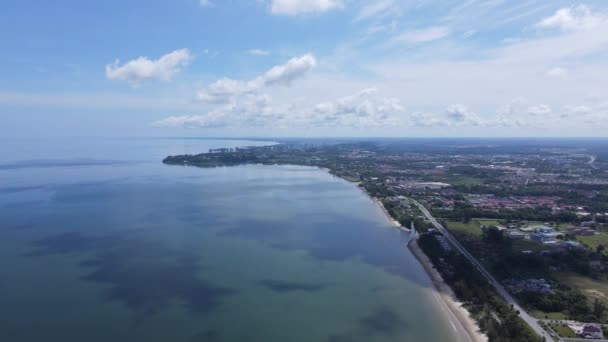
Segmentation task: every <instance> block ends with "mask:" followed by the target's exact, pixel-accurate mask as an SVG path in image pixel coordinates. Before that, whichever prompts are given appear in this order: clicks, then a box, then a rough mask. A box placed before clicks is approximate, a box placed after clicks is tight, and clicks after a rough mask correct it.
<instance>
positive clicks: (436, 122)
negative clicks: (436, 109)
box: [408, 112, 449, 127]
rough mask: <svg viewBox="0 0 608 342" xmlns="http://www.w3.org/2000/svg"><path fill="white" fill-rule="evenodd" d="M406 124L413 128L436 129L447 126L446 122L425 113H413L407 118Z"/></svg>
mask: <svg viewBox="0 0 608 342" xmlns="http://www.w3.org/2000/svg"><path fill="white" fill-rule="evenodd" d="M408 123H409V125H410V126H413V127H438V126H448V125H449V122H447V120H442V119H441V118H439V117H437V116H436V115H435V114H432V113H426V112H414V113H411V114H410V115H409V117H408Z"/></svg>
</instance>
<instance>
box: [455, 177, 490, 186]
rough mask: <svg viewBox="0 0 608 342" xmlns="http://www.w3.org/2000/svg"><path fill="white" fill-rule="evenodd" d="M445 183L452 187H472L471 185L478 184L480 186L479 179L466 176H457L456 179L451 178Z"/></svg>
mask: <svg viewBox="0 0 608 342" xmlns="http://www.w3.org/2000/svg"><path fill="white" fill-rule="evenodd" d="M447 183H450V184H452V185H464V186H473V185H479V184H481V183H482V181H481V179H479V178H474V177H466V176H458V177H451V178H450V179H449V180H448V181H447Z"/></svg>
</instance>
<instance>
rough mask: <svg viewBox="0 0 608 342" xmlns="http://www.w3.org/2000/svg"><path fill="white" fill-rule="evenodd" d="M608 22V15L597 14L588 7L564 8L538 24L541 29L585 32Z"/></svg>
mask: <svg viewBox="0 0 608 342" xmlns="http://www.w3.org/2000/svg"><path fill="white" fill-rule="evenodd" d="M606 22H608V15H606V14H603V13H601V14H595V13H592V12H591V9H590V8H589V7H587V6H586V5H578V6H573V7H564V8H561V9H559V10H557V12H555V14H553V15H552V16H550V17H547V18H544V19H543V20H541V21H540V22H538V23H537V24H536V26H537V27H540V28H559V29H561V30H564V31H574V30H583V29H589V28H593V27H597V26H598V25H601V24H603V23H606Z"/></svg>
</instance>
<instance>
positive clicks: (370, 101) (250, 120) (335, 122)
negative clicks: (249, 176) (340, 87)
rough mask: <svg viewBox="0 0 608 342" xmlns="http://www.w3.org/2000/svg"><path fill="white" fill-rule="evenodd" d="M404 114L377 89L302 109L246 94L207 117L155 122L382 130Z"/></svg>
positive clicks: (158, 124) (160, 124) (396, 102)
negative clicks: (399, 115)
mask: <svg viewBox="0 0 608 342" xmlns="http://www.w3.org/2000/svg"><path fill="white" fill-rule="evenodd" d="M402 111H403V106H402V105H401V103H400V102H399V100H397V99H394V98H388V97H383V96H380V95H379V94H378V91H377V89H375V88H368V89H363V90H361V91H359V92H356V93H355V94H352V95H348V96H344V97H341V98H338V99H336V100H332V101H325V102H321V103H318V104H316V105H312V106H304V107H303V108H300V107H298V106H296V105H295V104H283V105H276V104H274V102H273V100H272V98H271V97H270V96H269V95H266V94H246V95H243V96H241V97H239V98H238V99H237V100H235V101H233V102H230V103H228V104H225V105H223V106H220V107H219V108H216V109H214V110H212V111H210V112H209V113H207V114H205V115H182V116H170V117H168V118H165V119H162V120H159V121H156V122H154V123H153V124H152V125H153V126H155V127H184V128H195V127H196V128H213V127H228V126H230V127H251V126H263V127H291V128H293V127H299V128H307V127H379V126H395V125H399V120H398V119H397V116H396V114H398V113H400V112H402Z"/></svg>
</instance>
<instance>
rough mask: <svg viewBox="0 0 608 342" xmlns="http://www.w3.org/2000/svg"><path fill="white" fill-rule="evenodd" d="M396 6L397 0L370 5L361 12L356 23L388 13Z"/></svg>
mask: <svg viewBox="0 0 608 342" xmlns="http://www.w3.org/2000/svg"><path fill="white" fill-rule="evenodd" d="M394 5H395V0H380V1H373V2H371V3H368V4H366V5H365V6H363V7H362V8H361V9H360V10H359V13H358V14H357V16H356V17H355V21H360V20H366V19H369V18H372V17H375V16H378V15H380V14H382V13H386V12H387V11H388V10H390V9H391V8H393V7H394Z"/></svg>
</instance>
